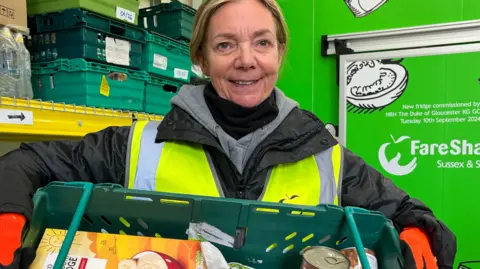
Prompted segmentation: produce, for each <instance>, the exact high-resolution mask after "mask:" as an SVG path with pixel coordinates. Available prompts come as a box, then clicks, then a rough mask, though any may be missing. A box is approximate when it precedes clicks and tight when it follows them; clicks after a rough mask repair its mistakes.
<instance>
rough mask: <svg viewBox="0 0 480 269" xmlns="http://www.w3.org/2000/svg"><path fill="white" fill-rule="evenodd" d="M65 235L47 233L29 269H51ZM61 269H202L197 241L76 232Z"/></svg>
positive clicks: (63, 232) (57, 231) (202, 264)
mask: <svg viewBox="0 0 480 269" xmlns="http://www.w3.org/2000/svg"><path fill="white" fill-rule="evenodd" d="M66 233H67V231H66V230H57V229H47V230H46V231H45V233H44V235H43V238H42V241H41V242H40V245H39V246H38V248H37V256H36V258H35V261H34V262H33V264H32V266H31V267H30V269H51V268H53V265H54V263H55V260H56V257H57V255H58V252H59V251H60V248H61V246H62V243H63V240H64V239H65V236H66ZM63 268H64V269H205V268H206V267H205V266H204V263H203V256H202V251H201V247H200V242H199V241H190V240H175V239H166V238H156V237H141V236H129V235H118V234H104V233H91V232H77V233H76V235H75V239H74V240H73V244H72V247H71V249H70V252H69V255H68V257H67V259H66V261H65V264H64V266H63Z"/></svg>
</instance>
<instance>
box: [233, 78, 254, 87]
mask: <svg viewBox="0 0 480 269" xmlns="http://www.w3.org/2000/svg"><path fill="white" fill-rule="evenodd" d="M229 81H230V82H231V83H233V84H235V85H238V86H250V85H253V84H255V83H257V82H258V81H260V79H257V80H229Z"/></svg>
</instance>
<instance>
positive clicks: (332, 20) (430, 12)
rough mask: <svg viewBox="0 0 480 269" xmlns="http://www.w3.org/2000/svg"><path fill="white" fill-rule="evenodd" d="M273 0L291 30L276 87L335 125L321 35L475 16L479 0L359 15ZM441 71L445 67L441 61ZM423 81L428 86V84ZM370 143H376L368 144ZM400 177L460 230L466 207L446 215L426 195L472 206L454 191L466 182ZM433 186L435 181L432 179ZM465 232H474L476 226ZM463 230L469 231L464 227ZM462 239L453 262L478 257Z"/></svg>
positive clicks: (332, 70)
mask: <svg viewBox="0 0 480 269" xmlns="http://www.w3.org/2000/svg"><path fill="white" fill-rule="evenodd" d="M277 1H278V2H279V3H280V5H281V7H282V9H283V11H284V14H285V16H286V19H287V23H288V25H289V28H290V32H291V43H290V50H289V54H288V56H287V58H286V61H285V63H284V64H285V65H284V70H283V73H282V74H281V79H280V81H279V83H278V86H279V87H280V88H281V89H282V90H283V91H284V92H285V93H286V94H287V95H288V96H290V97H291V98H294V99H296V100H297V101H298V102H299V103H300V105H301V107H302V108H304V109H308V110H311V111H313V112H314V113H315V114H316V115H317V116H318V117H320V118H321V119H322V120H323V121H324V122H325V123H332V124H334V125H337V124H338V86H337V85H336V61H335V57H334V56H333V57H332V56H329V57H327V58H322V57H321V55H320V41H321V37H322V35H329V34H330V35H331V34H343V33H353V32H363V31H372V30H381V29H389V28H399V27H409V26H418V25H426V24H437V23H446V22H455V21H463V20H475V19H480V0H388V1H387V2H386V3H385V4H383V5H382V6H381V7H380V8H378V9H377V10H375V11H373V12H372V13H371V14H369V15H368V16H365V17H361V18H355V16H354V15H353V14H352V12H351V11H350V9H349V8H348V7H347V5H346V4H345V1H346V0H277ZM354 1H357V0H354ZM360 1H362V0H360ZM300 3H301V4H300ZM434 66H435V67H436V68H438V69H439V70H440V69H441V65H434ZM440 71H442V70H440ZM440 71H439V73H440ZM443 71H444V72H446V71H445V66H444V69H443ZM477 71H478V70H477ZM419 83H423V82H419ZM427 84H428V83H427ZM428 85H430V86H432V84H431V83H430V84H428ZM465 134H466V133H465ZM372 148H375V147H373V146H372ZM362 152H363V153H362V155H364V156H365V157H367V158H368V157H369V154H364V153H365V151H362ZM376 153H377V151H376V150H375V151H374V152H372V154H370V155H371V158H370V160H371V161H372V160H376V158H377V157H376V156H377V155H376ZM372 162H373V161H372ZM373 164H374V163H372V165H373ZM442 172H443V171H442ZM445 173H446V172H445ZM420 179H422V178H420ZM402 182H405V181H402ZM402 182H399V186H401V187H402V188H404V189H405V190H406V191H407V192H409V193H411V194H412V195H414V196H416V197H418V198H419V199H421V200H425V201H426V202H428V204H429V205H430V206H431V207H432V208H435V210H436V211H437V212H438V214H439V216H441V217H443V218H446V219H449V220H450V222H449V225H450V227H451V228H452V229H454V230H457V233H458V231H459V229H463V228H462V227H463V226H462V225H463V223H462V222H464V221H465V219H461V218H460V217H461V215H462V214H461V212H465V211H464V210H458V211H455V210H451V211H449V213H448V214H450V215H452V216H454V217H453V218H452V217H451V216H450V217H449V218H447V217H446V216H447V215H448V214H447V213H445V212H443V211H442V210H441V206H439V205H438V202H437V201H432V199H431V198H432V197H433V196H435V195H438V196H439V197H443V200H442V199H440V198H439V199H440V200H442V201H443V202H444V203H446V202H447V201H456V200H455V199H468V201H473V202H470V204H472V206H476V205H475V203H476V202H475V199H474V198H473V197H474V195H473V196H471V195H465V196H461V198H458V195H459V193H458V190H460V189H463V188H469V186H470V185H468V183H464V184H461V185H459V186H457V188H452V187H450V188H446V189H445V191H444V192H442V191H441V190H440V189H439V187H438V186H437V187H436V188H432V187H429V186H426V185H428V184H416V183H415V182H416V181H415V180H413V181H412V182H413V183H412V182H411V183H402ZM429 182H430V181H429ZM462 182H463V181H462ZM465 184H467V185H465ZM425 186H426V187H425ZM433 186H436V185H435V184H433ZM442 186H443V185H442ZM426 190H428V193H426ZM432 191H433V192H432ZM463 194H465V193H463ZM463 194H460V195H463ZM457 203H458V201H457ZM466 203H469V202H466ZM451 207H454V205H451ZM451 207H449V208H451ZM439 208H440V209H439ZM464 208H465V207H464ZM466 215H468V214H466ZM457 217H458V218H457ZM451 219H455V220H456V221H457V222H456V223H452V221H451ZM470 232H472V233H477V231H470ZM462 233H463V232H462ZM466 233H467V234H468V232H466ZM458 235H460V234H458ZM467 236H468V235H467ZM462 238H465V234H462ZM465 241H466V240H463V241H462V242H459V247H460V248H463V250H461V249H459V252H460V251H463V252H462V253H458V254H459V255H457V262H458V261H459V260H465V259H467V258H468V259H471V258H472V257H473V258H477V257H475V255H473V256H472V252H471V251H470V248H472V249H476V247H475V246H474V245H471V243H470V242H465ZM466 245H467V247H466Z"/></svg>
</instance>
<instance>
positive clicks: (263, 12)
mask: <svg viewBox="0 0 480 269" xmlns="http://www.w3.org/2000/svg"><path fill="white" fill-rule="evenodd" d="M276 32H277V28H276V24H275V21H274V18H273V16H272V14H271V13H270V11H269V10H268V9H267V8H266V7H265V6H264V5H263V4H262V3H260V1H258V0H240V1H235V2H232V3H228V4H226V5H224V6H222V7H221V8H220V9H219V10H217V11H216V12H215V14H214V15H213V16H212V18H211V20H210V24H209V27H208V31H207V37H206V42H205V44H204V46H203V47H204V57H205V58H203V59H200V60H201V66H202V71H203V72H204V73H205V74H206V75H207V76H209V77H210V79H211V81H212V84H213V86H214V87H215V89H216V91H217V93H218V95H219V96H220V97H222V98H224V99H227V100H230V101H232V102H234V103H236V104H238V105H241V106H244V107H254V106H256V105H258V104H260V103H261V102H263V101H264V100H265V99H267V98H268V96H269V95H270V94H271V92H272V90H273V88H274V86H275V83H276V82H277V79H278V70H279V68H280V64H281V61H282V56H283V52H284V47H283V46H280V45H279V44H278V43H277V35H276Z"/></svg>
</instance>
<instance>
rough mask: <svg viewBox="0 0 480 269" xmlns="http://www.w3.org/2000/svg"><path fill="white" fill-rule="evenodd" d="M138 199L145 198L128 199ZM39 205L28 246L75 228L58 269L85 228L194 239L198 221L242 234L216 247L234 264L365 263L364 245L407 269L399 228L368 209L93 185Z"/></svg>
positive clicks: (49, 195)
mask: <svg viewBox="0 0 480 269" xmlns="http://www.w3.org/2000/svg"><path fill="white" fill-rule="evenodd" d="M132 196H133V197H137V198H142V199H128V198H127V197H132ZM33 201H34V208H35V210H34V214H33V219H32V222H31V225H30V229H29V231H28V233H27V236H26V238H25V239H24V246H26V247H33V248H36V247H37V246H38V244H39V242H40V240H41V238H42V235H43V233H44V231H45V229H46V228H56V229H67V228H69V232H68V233H67V237H66V240H65V242H66V243H64V246H63V248H62V250H61V251H60V254H59V258H58V259H57V263H56V264H55V267H54V269H56V267H57V265H58V266H59V267H61V266H62V265H63V258H64V257H66V254H67V253H68V249H69V245H67V243H68V242H71V241H70V239H73V236H74V235H75V232H76V231H77V230H81V231H91V232H108V233H117V234H118V233H122V232H124V233H126V234H129V235H138V234H140V233H141V234H142V235H145V236H152V237H153V236H155V234H156V233H158V234H160V235H161V236H162V237H164V238H175V239H187V235H186V233H185V232H186V230H187V229H188V227H189V223H191V222H194V223H198V222H206V223H208V224H210V225H213V226H215V227H216V228H218V229H220V230H221V231H223V232H224V233H227V234H229V235H231V236H232V237H234V238H235V242H234V244H233V245H234V247H233V248H231V247H225V246H222V245H217V244H216V246H217V247H218V248H219V249H220V251H221V252H222V253H223V255H224V256H225V258H226V260H227V261H228V262H239V263H242V264H244V265H247V266H252V267H254V268H256V269H280V268H285V269H292V268H300V263H301V257H300V255H299V252H300V251H301V250H302V249H304V248H305V247H307V246H314V245H324V246H329V247H333V248H336V249H343V248H345V247H352V246H355V247H357V249H361V250H362V252H361V253H360V258H362V259H364V260H365V259H366V257H365V256H364V255H363V254H364V251H363V247H367V248H370V249H373V250H374V251H375V252H376V256H377V260H378V265H379V268H388V269H401V268H403V258H402V254H401V249H400V244H399V238H398V233H397V232H396V230H395V228H394V226H393V224H392V223H391V222H390V221H389V220H387V219H386V218H385V216H384V215H382V214H380V213H377V212H370V211H367V210H360V209H355V208H345V209H343V208H341V207H337V206H330V205H319V206H316V207H309V206H297V205H288V204H279V203H264V202H258V201H248V200H237V199H222V198H211V197H200V196H190V195H179V194H167V193H158V192H147V191H132V190H127V189H125V188H122V187H121V186H118V185H117V186H116V185H98V186H96V187H93V185H92V184H91V183H77V182H73V183H58V182H54V183H50V184H49V185H48V186H46V187H44V188H42V189H39V190H38V191H37V193H36V194H35V196H34V198H33ZM179 201H182V203H179ZM265 209H267V210H265ZM120 218H123V219H122V220H126V221H127V222H128V224H129V225H125V224H124V222H122V221H121V220H120ZM127 226H128V227H127ZM273 244H276V245H274V246H275V247H274V248H272V245H273ZM289 246H290V247H289ZM267 249H269V251H267ZM287 250H288V251H287ZM259 261H261V262H259ZM364 265H365V264H364ZM368 267H369V266H367V267H366V266H364V267H363V268H368Z"/></svg>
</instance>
